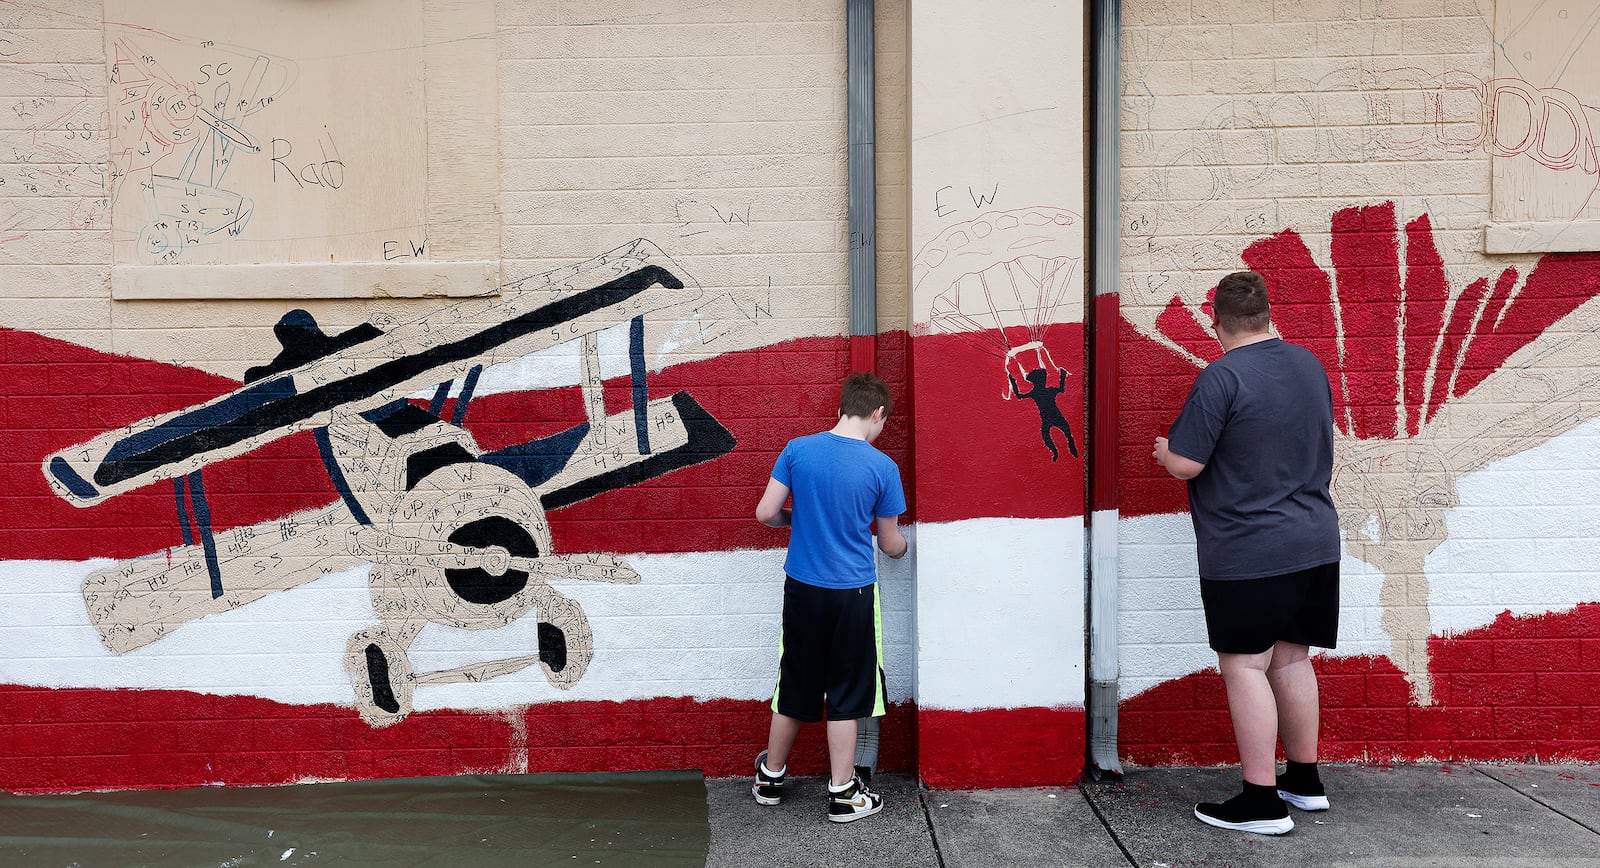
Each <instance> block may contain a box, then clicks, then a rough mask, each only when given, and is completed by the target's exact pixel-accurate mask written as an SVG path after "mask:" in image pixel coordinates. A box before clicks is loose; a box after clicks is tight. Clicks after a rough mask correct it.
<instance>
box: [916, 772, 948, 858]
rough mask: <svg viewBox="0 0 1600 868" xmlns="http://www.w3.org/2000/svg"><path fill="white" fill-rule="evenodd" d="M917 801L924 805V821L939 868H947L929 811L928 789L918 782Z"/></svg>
mask: <svg viewBox="0 0 1600 868" xmlns="http://www.w3.org/2000/svg"><path fill="white" fill-rule="evenodd" d="M917 801H918V802H920V803H921V804H922V819H923V820H925V821H926V822H927V824H928V838H929V840H931V841H933V858H934V859H936V860H938V862H939V868H945V865H944V853H943V852H942V851H940V849H939V833H938V831H937V830H935V829H934V828H933V814H931V813H929V811H928V788H927V786H926V785H924V784H923V783H922V782H921V781H918V782H917Z"/></svg>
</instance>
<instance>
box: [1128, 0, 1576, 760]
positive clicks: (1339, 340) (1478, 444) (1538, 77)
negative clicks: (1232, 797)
mask: <svg viewBox="0 0 1600 868" xmlns="http://www.w3.org/2000/svg"><path fill="white" fill-rule="evenodd" d="M1536 7H1537V8H1536ZM1395 14H1399V17H1400V19H1401V21H1396V20H1395V19H1394V18H1393V17H1392V16H1393V15H1395ZM1134 15H1135V17H1136V18H1137V19H1138V21H1137V23H1136V24H1135V25H1134V26H1132V27H1130V28H1129V29H1128V30H1127V31H1126V33H1125V40H1124V47H1125V49H1126V51H1127V53H1126V55H1125V57H1126V58H1127V61H1128V67H1127V72H1126V78H1125V81H1126V82H1127V84H1128V88H1127V90H1126V92H1125V101H1126V102H1125V114H1124V130H1123V133H1124V136H1123V141H1124V147H1125V150H1124V167H1125V172H1126V174H1125V181H1124V187H1123V195H1124V204H1125V210H1124V224H1123V227H1122V229H1123V232H1122V239H1123V251H1124V262H1123V273H1124V283H1123V287H1122V289H1123V293H1122V304H1123V314H1124V317H1125V321H1124V322H1123V324H1122V325H1123V327H1122V350H1121V358H1122V377H1123V382H1122V389H1123V391H1122V393H1121V401H1122V409H1121V415H1122V419H1123V422H1124V427H1123V430H1124V432H1125V436H1124V442H1123V448H1122V455H1121V458H1120V462H1119V477H1120V485H1121V491H1122V503H1121V506H1122V515H1123V521H1122V532H1121V534H1120V536H1119V545H1120V550H1119V555H1120V557H1121V565H1122V568H1123V573H1122V576H1123V579H1122V582H1121V584H1120V589H1121V593H1122V606H1123V615H1122V618H1121V624H1120V630H1121V642H1122V649H1121V653H1122V657H1121V662H1122V672H1123V679H1124V685H1125V687H1124V690H1125V692H1124V696H1125V697H1127V698H1126V700H1125V702H1124V705H1123V716H1122V720H1121V723H1122V727H1121V730H1120V731H1121V735H1122V738H1123V743H1124V755H1125V756H1128V757H1130V758H1132V759H1134V760H1135V761H1137V762H1201V763H1210V762H1232V761H1234V759H1235V758H1236V755H1235V754H1234V752H1233V750H1234V749H1233V746H1232V743H1231V739H1230V738H1229V735H1228V733H1229V729H1228V722H1227V712H1226V702H1225V699H1224V697H1223V695H1222V691H1221V682H1220V679H1219V678H1218V677H1217V676H1216V675H1215V672H1214V669H1213V668H1212V667H1214V665H1215V656H1214V655H1213V654H1212V653H1211V652H1210V651H1209V649H1207V648H1206V645H1205V639H1204V629H1203V620H1202V618H1201V615H1200V612H1199V602H1198V592H1197V591H1196V590H1195V588H1194V570H1195V566H1194V561H1193V549H1192V546H1193V537H1192V529H1191V528H1190V526H1189V522H1188V516H1187V515H1185V514H1184V512H1185V510H1186V509H1187V504H1186V499H1185V496H1184V491H1183V487H1182V485H1181V484H1174V483H1172V482H1171V481H1168V480H1163V479H1160V478H1157V477H1156V476H1155V475H1153V474H1152V472H1151V471H1150V469H1149V468H1148V467H1146V466H1143V465H1147V464H1148V461H1147V460H1145V461H1141V460H1140V459H1141V458H1144V457H1145V456H1144V455H1143V453H1137V454H1136V450H1135V448H1134V447H1135V445H1136V444H1137V445H1144V444H1147V443H1148V441H1149V440H1150V439H1151V437H1153V436H1155V435H1158V434H1163V433H1165V427H1166V425H1168V424H1170V422H1171V420H1172V416H1173V415H1174V414H1175V412H1176V409H1177V408H1178V407H1179V406H1181V403H1182V400H1183V397H1184V395H1185V394H1186V392H1187V389H1188V386H1189V384H1190V383H1192V382H1193V378H1194V375H1195V373H1196V372H1197V371H1198V370H1199V369H1200V368H1201V367H1203V366H1204V365H1205V364H1207V363H1208V362H1210V361H1212V360H1214V359H1215V358H1216V357H1217V356H1218V355H1219V354H1220V351H1221V350H1220V347H1218V346H1217V344H1216V342H1215V339H1214V338H1213V337H1212V336H1211V335H1210V334H1209V332H1208V331H1207V329H1206V328H1205V324H1206V323H1208V322H1209V320H1208V318H1207V313H1206V305H1207V293H1208V290H1209V289H1210V288H1211V287H1212V286H1214V285H1215V283H1216V280H1217V279H1218V278H1220V277H1221V276H1222V275H1223V274H1226V273H1227V272H1229V271H1234V270H1238V269H1241V268H1248V269H1252V270H1255V271H1258V272H1260V273H1261V274H1263V275H1264V276H1265V277H1266V279H1267V281H1268V285H1269V289H1270V291H1271V293H1272V296H1273V302H1274V310H1273V321H1274V326H1275V328H1276V329H1277V331H1278V333H1279V334H1280V335H1281V336H1282V337H1284V338H1285V339H1286V340H1290V341H1294V342H1296V343H1300V344H1302V345H1304V346H1306V347H1308V348H1310V349H1311V350H1312V351H1313V352H1314V353H1315V354H1316V355H1317V356H1318V358H1319V359H1320V360H1321V361H1322V362H1323V364H1324V366H1325V367H1326V368H1327V370H1328V372H1329V375H1330V379H1331V381H1332V385H1333V393H1334V401H1335V406H1336V449H1337V452H1336V457H1335V478H1334V485H1333V494H1334V497H1335V500H1336V502H1337V505H1338V508H1339V511H1340V516H1341V526H1342V531H1343V537H1344V543H1345V557H1344V560H1343V563H1342V570H1341V571H1342V574H1343V575H1342V601H1341V606H1342V618H1341V628H1340V635H1339V648H1338V649H1337V650H1335V651H1331V652H1328V653H1326V654H1321V655H1319V656H1318V657H1317V658H1316V660H1315V662H1316V665H1317V666H1318V667H1319V670H1320V671H1321V672H1322V691H1323V708H1324V716H1323V721H1324V745H1325V754H1324V755H1325V757H1327V758H1330V759H1331V758H1339V759H1358V760H1359V759H1417V758H1442V759H1448V758H1471V759H1479V758H1493V757H1566V758H1576V759H1593V758H1594V757H1595V752H1594V742H1593V739H1592V735H1593V729H1592V727H1591V726H1589V725H1588V723H1587V721H1589V720H1591V719H1592V715H1593V706H1594V697H1593V694H1592V692H1586V691H1583V690H1581V689H1578V685H1579V684H1581V683H1583V682H1585V681H1592V677H1593V671H1594V666H1595V663H1596V661H1595V660H1594V659H1592V656H1591V655H1586V654H1584V653H1583V648H1584V646H1585V645H1586V644H1587V643H1588V642H1589V641H1590V640H1592V639H1593V637H1594V636H1596V635H1600V633H1597V632H1596V630H1597V629H1600V628H1597V627H1596V623H1595V615H1596V612H1597V611H1600V605H1597V603H1600V578H1597V574H1596V573H1595V571H1594V569H1593V560H1592V558H1591V557H1590V556H1589V555H1590V549H1591V548H1592V540H1593V539H1594V534H1593V528H1594V524H1593V518H1592V515H1591V514H1590V511H1589V508H1588V504H1589V503H1590V502H1592V494H1591V493H1589V491H1590V488H1589V486H1592V485H1593V484H1594V482H1595V480H1596V479H1597V478H1600V466H1597V465H1596V464H1595V462H1594V461H1593V457H1592V456H1593V444H1594V442H1595V434H1596V430H1597V429H1596V416H1597V415H1600V403H1597V399H1600V378H1597V376H1596V374H1595V372H1594V370H1593V359H1594V358H1595V354H1596V352H1597V351H1600V302H1596V300H1595V297H1596V296H1597V295H1600V254H1595V253H1593V252H1588V251H1593V250H1594V249H1596V248H1595V246H1594V245H1593V236H1592V235H1591V234H1590V233H1591V232H1592V225H1591V223H1590V220H1591V216H1592V212H1593V200H1594V196H1593V193H1594V189H1595V177H1596V174H1595V173H1596V165H1595V153H1596V152H1595V145H1594V137H1593V124H1594V123H1595V119H1596V117H1597V115H1596V112H1595V110H1594V109H1592V108H1590V106H1592V105H1595V104H1600V103H1597V97H1596V94H1597V93H1600V90H1597V85H1596V84H1595V82H1596V81H1600V79H1597V78H1596V71H1595V70H1594V69H1593V68H1592V67H1591V66H1590V65H1589V63H1588V61H1587V60H1585V59H1584V58H1586V57H1587V54H1588V53H1587V52H1586V51H1584V50H1582V49H1583V46H1584V45H1585V44H1587V41H1588V40H1590V39H1591V37H1592V32H1593V27H1592V24H1593V22H1594V21H1596V20H1600V18H1597V15H1600V5H1597V4H1593V3H1579V4H1562V5H1561V6H1560V7H1557V6H1552V5H1550V4H1544V5H1540V4H1527V5H1525V6H1520V5H1517V4H1495V5H1492V6H1490V5H1485V4H1478V5H1477V6H1476V7H1472V8H1466V7H1463V8H1460V9H1456V10H1452V11H1450V12H1447V13H1446V14H1445V16H1444V17H1442V18H1439V17H1434V18H1428V19H1426V20H1423V19H1416V18H1412V17H1410V16H1408V15H1405V14H1400V13H1395V12H1392V11H1388V12H1386V11H1384V10H1381V9H1362V10H1354V9H1351V10H1349V11H1348V14H1347V15H1344V16H1342V18H1341V19H1340V20H1335V21H1323V20H1315V21H1312V20H1304V21H1300V20H1288V19H1286V18H1285V17H1284V16H1282V15H1280V16H1279V17H1278V19H1277V20H1276V22H1275V24H1274V27H1277V28H1281V29H1282V30H1283V32H1286V33H1287V32H1303V33H1305V34H1306V35H1308V36H1309V35H1315V38H1316V45H1317V46H1318V48H1317V49H1315V50H1314V51H1313V52H1312V53H1311V54H1310V55H1307V54H1306V53H1305V52H1303V51H1300V50H1297V49H1291V48H1288V47H1285V46H1278V47H1274V48H1264V49H1263V50H1264V53H1257V54H1251V55H1250V56H1226V55H1227V52H1224V53H1223V54H1224V56H1211V55H1209V54H1204V55H1202V54H1195V55H1193V56H1190V54H1189V53H1187V52H1189V51H1190V50H1191V48H1186V47H1184V46H1182V45H1180V44H1179V43H1178V42H1177V41H1175V40H1177V39H1178V37H1179V36H1180V35H1181V34H1180V31H1181V30H1182V29H1183V28H1182V25H1185V24H1194V23H1196V22H1192V21H1188V20H1186V19H1185V18H1184V16H1182V15H1181V14H1180V15H1179V16H1177V18H1176V19H1174V20H1166V19H1165V18H1163V19H1162V20H1154V19H1151V18H1150V17H1149V12H1148V9H1145V8H1143V7H1142V6H1141V7H1140V8H1139V9H1138V10H1136V11H1135V13H1134ZM1345 19H1348V20H1345ZM1397 23H1403V26H1404V28H1407V29H1406V34H1407V35H1406V39H1405V42H1404V43H1403V44H1402V40H1401V38H1400V35H1399V31H1398V29H1396V27H1395V25H1396V24H1397ZM1447 32H1448V33H1455V34H1457V35H1461V36H1462V37H1463V39H1464V40H1465V41H1464V42H1460V43H1456V46H1457V47H1456V49H1452V50H1451V51H1445V52H1442V53H1441V52H1439V51H1436V50H1435V49H1434V48H1433V47H1432V46H1433V42H1432V40H1439V44H1445V42H1447V41H1448V39H1447V37H1446V35H1445V34H1446V33H1447ZM1468 34H1470V37H1469V36H1467V35H1468ZM1469 43H1470V44H1472V45H1475V46H1478V48H1475V49H1472V50H1467V49H1464V48H1462V46H1464V45H1467V44H1469ZM1480 49H1481V50H1480ZM1179 58H1186V60H1184V61H1183V62H1179ZM1555 251H1561V252H1555ZM1147 451H1148V449H1147V448H1146V449H1145V450H1144V452H1147ZM1532 721H1540V723H1537V724H1536V723H1533V722H1532Z"/></svg>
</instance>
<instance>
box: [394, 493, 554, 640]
mask: <svg viewBox="0 0 1600 868" xmlns="http://www.w3.org/2000/svg"><path fill="white" fill-rule="evenodd" d="M390 531H391V533H392V534H394V536H395V538H399V539H404V540H407V541H408V543H409V544H413V545H416V546H417V548H418V551H415V552H396V553H395V554H398V555H401V556H405V555H407V554H410V555H417V554H421V555H429V554H433V553H436V552H438V551H439V548H440V544H441V543H449V544H451V545H452V546H470V547H472V548H476V549H486V550H488V562H487V563H485V564H482V565H474V566H466V567H449V566H433V565H431V564H428V563H426V562H423V561H422V560H421V559H420V558H419V559H417V560H415V561H414V562H413V563H415V568H414V569H407V570H405V571H404V576H403V579H402V581H403V582H404V583H405V584H406V585H407V586H409V589H410V591H411V592H412V593H413V594H414V595H415V596H416V598H417V599H418V601H419V603H420V604H421V611H422V613H423V614H424V615H425V616H426V617H427V618H428V619H429V620H431V621H436V622H438V623H441V624H446V625H449V626H453V627H461V628H465V629H468V630H487V629H493V628H495V627H503V626H505V625H506V624H509V623H511V622H512V621H515V620H517V619H518V618H521V617H522V616H523V615H526V614H528V613H529V612H530V611H532V610H533V607H534V602H535V599H536V598H537V596H538V595H537V594H536V593H535V591H536V590H537V589H538V588H542V587H544V581H543V580H542V579H534V578H532V577H531V576H530V575H529V574H528V573H527V572H526V571H523V570H518V569H513V568H512V567H511V566H510V563H509V561H510V559H511V558H514V557H519V558H534V557H539V556H540V555H544V554H548V553H549V552H550V526H549V523H548V522H546V521H545V515H544V508H543V507H542V506H541V505H540V504H539V498H538V496H537V495H536V494H534V492H533V491H532V490H531V489H529V488H528V485H527V483H525V482H523V481H522V480H521V479H519V478H518V477H517V476H516V475H515V474H513V473H511V471H509V470H505V469H502V468H499V467H494V466H492V465H488V464H479V463H476V462H468V463H461V464H452V465H449V466H446V467H442V468H440V469H438V470H436V471H434V472H433V473H431V474H429V475H428V476H427V477H425V478H423V479H422V480H421V481H420V482H418V483H417V484H416V485H415V486H414V487H413V488H412V489H411V490H410V491H408V492H406V496H405V498H403V499H402V500H401V502H400V504H399V507H398V508H397V510H396V512H395V514H394V516H393V517H392V519H391V523H390Z"/></svg>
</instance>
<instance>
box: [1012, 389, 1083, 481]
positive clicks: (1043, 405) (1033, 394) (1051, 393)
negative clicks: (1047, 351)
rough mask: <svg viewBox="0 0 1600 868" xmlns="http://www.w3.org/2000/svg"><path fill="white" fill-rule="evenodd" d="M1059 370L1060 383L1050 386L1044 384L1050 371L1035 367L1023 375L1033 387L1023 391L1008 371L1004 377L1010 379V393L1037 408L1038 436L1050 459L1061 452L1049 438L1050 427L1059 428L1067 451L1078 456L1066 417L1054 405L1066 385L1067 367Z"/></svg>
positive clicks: (1058, 456)
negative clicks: (1065, 442) (1024, 399)
mask: <svg viewBox="0 0 1600 868" xmlns="http://www.w3.org/2000/svg"><path fill="white" fill-rule="evenodd" d="M1057 370H1059V371H1060V372H1061V381H1060V382H1061V385H1059V386H1056V387H1055V388H1053V389H1052V388H1050V387H1049V386H1047V385H1045V378H1046V377H1048V376H1050V372H1049V371H1046V370H1045V369H1043V368H1035V369H1033V370H1031V371H1029V372H1028V373H1026V374H1024V375H1023V376H1024V377H1025V378H1026V379H1027V381H1028V384H1029V385H1031V386H1032V387H1033V388H1031V389H1029V390H1028V391H1026V392H1024V391H1022V390H1021V389H1018V388H1017V378H1016V377H1013V376H1011V374H1010V373H1009V372H1008V373H1007V374H1006V379H1007V380H1010V381H1011V394H1013V395H1016V396H1017V397H1018V398H1027V399H1028V400H1030V401H1032V402H1033V403H1034V404H1036V405H1038V408H1039V436H1040V437H1043V438H1044V445H1045V446H1046V447H1047V448H1048V449H1049V450H1050V460H1051V461H1054V460H1056V459H1057V458H1060V457H1061V452H1060V450H1058V449H1057V448H1056V444H1055V441H1053V440H1051V439H1050V429H1051V428H1059V429H1061V433H1062V434H1064V435H1066V438H1067V451H1068V452H1070V453H1072V457H1073V458H1077V457H1078V445H1077V444H1076V443H1074V442H1072V426H1070V425H1068V424H1067V417H1065V416H1063V415H1061V408H1060V407H1057V406H1056V397H1057V396H1058V395H1060V394H1061V392H1062V390H1064V389H1066V387H1067V369H1066V368H1058V369H1057Z"/></svg>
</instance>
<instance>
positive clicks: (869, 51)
mask: <svg viewBox="0 0 1600 868" xmlns="http://www.w3.org/2000/svg"><path fill="white" fill-rule="evenodd" d="M874 11H875V10H874V9H873V0H846V3H845V16H846V21H845V42H846V46H847V50H848V53H849V60H848V67H847V72H846V75H847V76H848V81H847V85H846V91H847V94H848V96H849V100H850V109H849V118H848V123H849V137H850V153H849V171H850V370H852V371H875V370H876V369H877V366H878V365H877V360H878V243H877V240H878V234H877V231H876V224H877V221H878V199H877V195H878V178H877V170H876V167H875V165H874V160H875V159H876V155H877V150H876V147H875V145H876V139H877V129H876V126H875V124H874V121H873V111H874V106H873V99H872V89H873V86H874V82H875V75H874V73H873V63H872V61H873V54H874V48H873V33H872V16H873V13H874ZM878 720H879V719H878V718H876V717H866V718H863V719H862V721H861V726H860V727H859V728H858V729H857V731H856V763H855V764H856V769H857V770H858V771H861V770H864V771H866V772H867V777H868V778H869V779H870V777H871V774H872V773H873V772H876V771H877V770H878V736H879V730H878Z"/></svg>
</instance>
